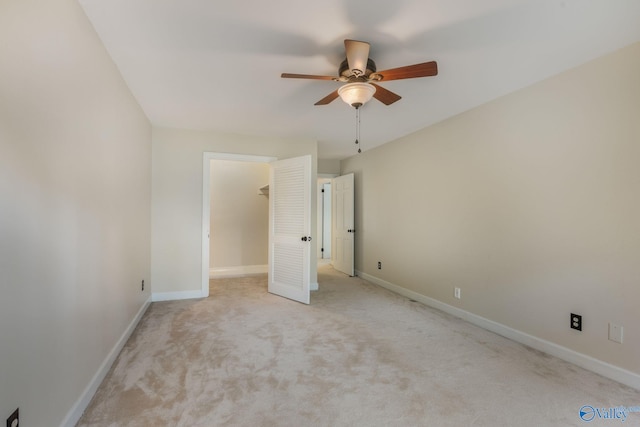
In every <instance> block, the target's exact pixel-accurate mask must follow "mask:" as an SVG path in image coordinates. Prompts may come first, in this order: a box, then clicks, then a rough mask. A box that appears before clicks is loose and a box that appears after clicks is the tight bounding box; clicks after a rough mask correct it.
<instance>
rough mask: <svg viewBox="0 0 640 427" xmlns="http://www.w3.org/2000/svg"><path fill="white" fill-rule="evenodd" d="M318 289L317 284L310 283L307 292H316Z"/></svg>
mask: <svg viewBox="0 0 640 427" xmlns="http://www.w3.org/2000/svg"><path fill="white" fill-rule="evenodd" d="M318 288H319V286H318V282H315V283H311V284H309V290H310V291H317V290H318Z"/></svg>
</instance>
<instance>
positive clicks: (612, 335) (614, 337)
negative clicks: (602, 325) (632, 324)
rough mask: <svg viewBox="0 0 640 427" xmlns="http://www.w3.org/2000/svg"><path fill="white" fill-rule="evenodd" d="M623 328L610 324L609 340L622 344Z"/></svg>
mask: <svg viewBox="0 0 640 427" xmlns="http://www.w3.org/2000/svg"><path fill="white" fill-rule="evenodd" d="M622 332H623V330H622V326H620V325H616V324H615V323H609V340H611V341H613V342H617V343H619V344H622Z"/></svg>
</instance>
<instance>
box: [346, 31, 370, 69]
mask: <svg viewBox="0 0 640 427" xmlns="http://www.w3.org/2000/svg"><path fill="white" fill-rule="evenodd" d="M369 47H370V46H369V43H367V42H361V41H358V40H345V41H344V50H345V51H346V52H347V63H349V69H350V70H351V72H352V73H353V74H354V75H355V76H356V77H360V76H362V75H364V73H365V71H367V61H368V60H369Z"/></svg>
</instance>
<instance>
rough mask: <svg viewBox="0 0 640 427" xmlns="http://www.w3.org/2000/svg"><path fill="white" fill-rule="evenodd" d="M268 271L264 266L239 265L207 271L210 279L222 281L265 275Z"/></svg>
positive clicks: (267, 267)
mask: <svg viewBox="0 0 640 427" xmlns="http://www.w3.org/2000/svg"><path fill="white" fill-rule="evenodd" d="M268 271H269V266H268V265H267V264H264V265H239V266H236V267H215V268H211V269H209V278H210V279H224V278H228V277H246V276H255V275H257V274H265V273H267V272H268Z"/></svg>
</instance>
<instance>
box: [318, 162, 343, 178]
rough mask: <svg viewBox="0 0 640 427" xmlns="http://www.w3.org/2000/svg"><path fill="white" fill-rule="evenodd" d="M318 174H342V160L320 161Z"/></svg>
mask: <svg viewBox="0 0 640 427" xmlns="http://www.w3.org/2000/svg"><path fill="white" fill-rule="evenodd" d="M318 174H328V175H338V174H340V160H335V159H318Z"/></svg>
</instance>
